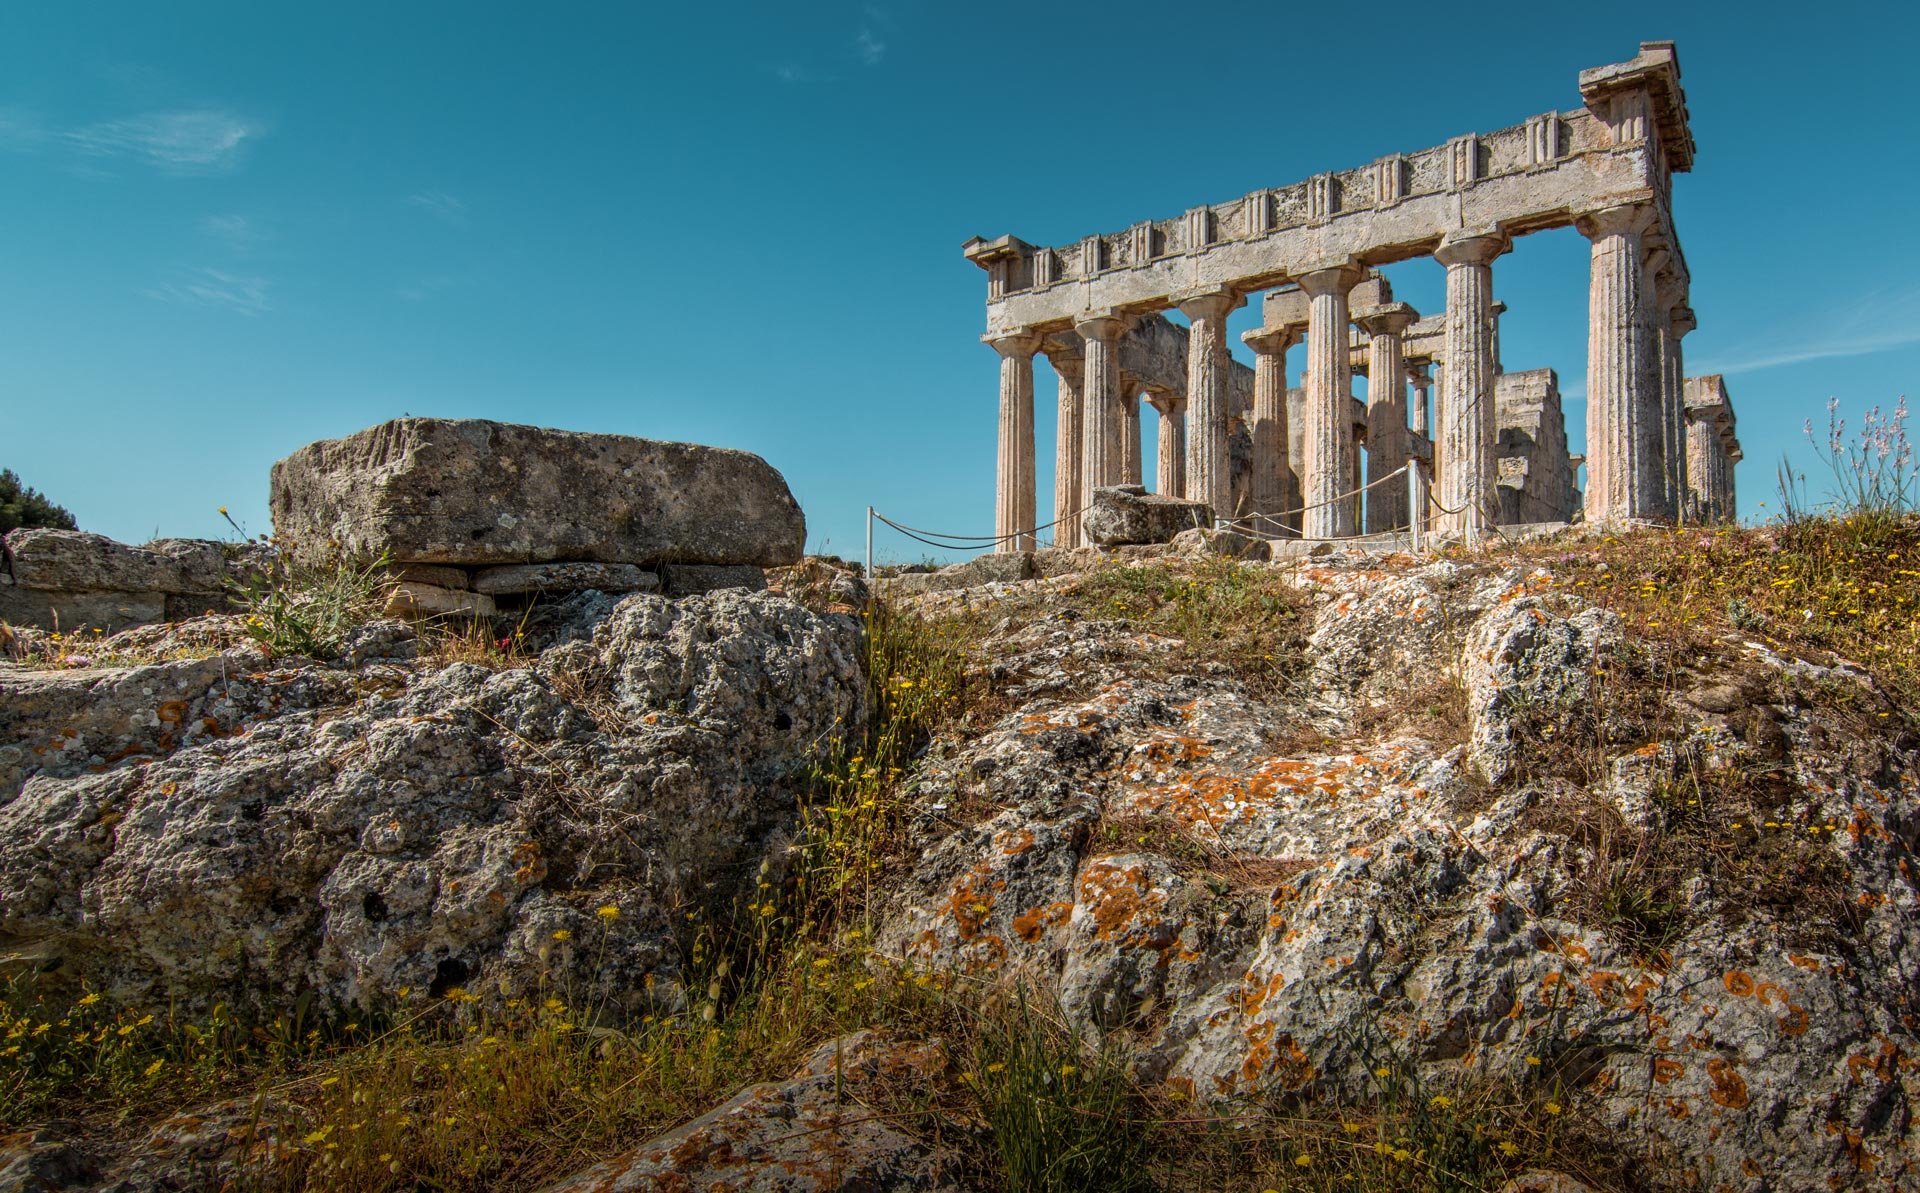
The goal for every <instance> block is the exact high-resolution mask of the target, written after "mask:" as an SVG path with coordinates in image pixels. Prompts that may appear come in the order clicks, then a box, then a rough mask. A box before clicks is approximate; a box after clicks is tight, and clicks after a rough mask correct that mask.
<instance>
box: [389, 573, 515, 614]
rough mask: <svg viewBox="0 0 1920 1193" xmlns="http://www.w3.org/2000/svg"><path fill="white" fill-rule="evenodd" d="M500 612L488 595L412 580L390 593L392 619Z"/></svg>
mask: <svg viewBox="0 0 1920 1193" xmlns="http://www.w3.org/2000/svg"><path fill="white" fill-rule="evenodd" d="M497 612H499V610H498V609H497V608H496V607H495V606H494V603H493V598H492V597H490V596H488V595H487V594H486V593H484V592H458V591H455V590H454V589H451V588H436V587H435V586H433V585H431V584H417V583H413V582H411V581H408V582H403V583H400V584H396V585H394V587H393V591H392V592H391V593H388V594H387V608H386V615H387V616H388V617H475V618H478V617H492V616H494V614H496V613H497Z"/></svg>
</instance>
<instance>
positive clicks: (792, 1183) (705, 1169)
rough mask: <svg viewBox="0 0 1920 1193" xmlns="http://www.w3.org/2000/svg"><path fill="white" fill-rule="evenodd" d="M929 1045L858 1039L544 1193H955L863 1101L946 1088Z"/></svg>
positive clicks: (948, 1178) (938, 1163) (930, 1155)
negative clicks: (716, 1192)
mask: <svg viewBox="0 0 1920 1193" xmlns="http://www.w3.org/2000/svg"><path fill="white" fill-rule="evenodd" d="M947 1070H948V1064H947V1060H946V1057H945V1055H944V1053H943V1052H942V1050H941V1048H940V1046H939V1045H938V1044H937V1043H926V1042H920V1041H906V1040H901V1039H896V1038H893V1037H889V1036H887V1035H884V1034H881V1033H877V1032H859V1033H856V1034H854V1035H852V1036H848V1037H846V1038H844V1039H839V1040H833V1041H830V1042H829V1043H827V1044H824V1045H822V1046H821V1047H820V1048H819V1049H817V1050H816V1051H815V1052H814V1054H813V1055H812V1057H810V1058H809V1059H808V1060H807V1063H806V1064H805V1065H803V1066H801V1069H800V1071H799V1072H798V1073H796V1074H794V1076H793V1078H792V1079H791V1080H788V1081H780V1082H768V1083H765V1084H762V1085H754V1086H749V1087H748V1088H746V1089H744V1090H742V1091H740V1093H738V1094H736V1095H735V1096H734V1097H733V1098H732V1099H731V1100H730V1101H728V1102H727V1103H726V1104H725V1105H723V1106H720V1107H718V1108H717V1109H715V1110H712V1111H709V1112H708V1113H706V1114H704V1115H702V1116H701V1117H699V1118H697V1119H695V1120H694V1121H693V1122H690V1123H688V1124H687V1125H686V1126H684V1127H680V1128H677V1129H676V1130H673V1131H670V1132H668V1133H667V1134H665V1135H662V1136H660V1137H659V1138H658V1139H654V1140H652V1141H650V1142H648V1143H645V1144H642V1145H641V1146H640V1147H638V1148H636V1149H635V1150H633V1151H631V1152H628V1153H626V1154H624V1155H620V1156H615V1157H614V1158H612V1159H610V1160H607V1161H605V1162H603V1163H601V1164H598V1165H595V1166H594V1167H592V1168H589V1169H587V1170H585V1171H584V1172H581V1173H578V1174H577V1175H575V1176H573V1177H571V1178H569V1179H567V1180H564V1181H562V1182H560V1183H559V1184H557V1185H552V1186H549V1188H548V1190H547V1193H651V1191H653V1190H669V1189H726V1190H730V1191H735V1193H857V1191H859V1190H867V1189H872V1190H881V1189H887V1190H902V1191H903V1193H904V1191H909V1190H921V1191H925V1193H936V1191H938V1193H959V1191H960V1190H961V1189H962V1188H963V1187H964V1186H962V1185H961V1184H959V1183H958V1181H957V1179H956V1178H957V1175H958V1171H959V1167H960V1166H959V1164H958V1162H957V1158H956V1157H954V1156H952V1155H947V1154H943V1153H940V1152H938V1151H935V1150H932V1149H930V1148H928V1147H927V1146H926V1145H925V1144H923V1143H921V1142H920V1141H919V1140H917V1139H915V1138H913V1137H912V1136H910V1135H907V1134H905V1133H904V1132H902V1131H901V1130H899V1129H898V1128H896V1127H895V1126H894V1125H893V1124H892V1123H890V1122H888V1121H887V1120H888V1118H889V1117H891V1116H888V1115H886V1114H883V1113H875V1111H874V1110H873V1109H872V1099H873V1098H874V1097H875V1096H876V1095H883V1094H885V1093H887V1092H889V1087H890V1090H891V1092H892V1093H893V1095H894V1096H896V1097H898V1096H899V1095H900V1093H901V1092H903V1091H906V1090H913V1091H922V1090H924V1089H925V1088H926V1087H927V1085H928V1084H929V1083H930V1082H932V1081H934V1080H937V1079H940V1078H944V1077H947V1076H950V1074H949V1073H948V1072H947Z"/></svg>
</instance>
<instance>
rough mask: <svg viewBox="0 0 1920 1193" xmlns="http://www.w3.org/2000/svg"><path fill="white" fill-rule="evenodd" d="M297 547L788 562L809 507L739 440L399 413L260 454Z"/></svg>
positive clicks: (400, 555) (470, 559)
mask: <svg viewBox="0 0 1920 1193" xmlns="http://www.w3.org/2000/svg"><path fill="white" fill-rule="evenodd" d="M272 507H273V522H274V528H275V530H276V531H277V532H278V533H279V534H280V535H281V536H282V537H283V538H285V539H287V540H289V541H290V543H291V544H292V548H291V549H293V550H295V551H317V550H320V549H322V548H323V547H324V546H325V545H327V544H331V543H338V545H339V547H340V548H341V549H343V550H345V551H347V552H349V553H352V554H366V555H378V554H380V553H381V552H386V553H387V554H389V555H390V556H392V557H393V558H395V559H402V560H406V561H408V562H410V563H439V564H472V565H486V564H509V563H549V562H553V561H557V560H581V561H588V562H594V563H635V564H652V563H667V562H672V563H699V564H753V565H755V566H758V567H774V566H778V565H781V564H789V563H794V562H797V561H798V560H799V558H800V552H801V547H802V545H803V543H804V542H805V540H806V520H805V518H804V517H803V516H802V515H801V512H800V506H799V505H798V503H796V502H795V501H794V499H793V494H792V493H791V492H790V491H789V490H788V489H787V483H786V481H785V480H784V479H782V477H781V476H780V474H779V473H778V472H776V471H775V470H774V469H773V467H772V466H771V465H769V464H768V463H767V462H766V461H765V460H762V459H761V458H760V457H758V456H755V455H751V454H749V453H747V452H741V451H731V450H728V449H725V448H718V447H703V446H700V445H697V444H691V443H664V442H661V441H658V440H653V439H636V438H632V437H629V436H625V435H594V434H584V433H581V432H577V431H556V430H550V429H547V428H543V427H528V426H519V425H515V424H511V423H497V422H488V421H484V420H480V419H438V418H402V419H395V420H394V421H392V422H387V423H382V424H381V425H379V426H377V427H370V428H368V429H367V430H364V431H361V432H358V433H357V434H354V435H349V436H347V437H346V438H344V439H329V440H323V441H321V442H319V443H310V444H308V445H307V446H305V447H303V448H301V449H300V450H299V451H297V452H295V453H293V454H292V455H291V456H288V457H287V458H286V459H284V460H282V461H280V462H279V463H277V464H275V465H274V466H273V487H272Z"/></svg>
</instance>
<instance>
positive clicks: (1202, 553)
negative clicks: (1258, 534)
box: [1173, 526, 1268, 559]
mask: <svg viewBox="0 0 1920 1193" xmlns="http://www.w3.org/2000/svg"><path fill="white" fill-rule="evenodd" d="M1173 549H1174V551H1175V553H1177V554H1180V555H1186V556H1189V557H1195V558H1209V557H1212V558H1219V559H1266V558H1268V555H1267V543H1266V540H1265V539H1257V538H1254V537H1253V536H1252V535H1250V534H1242V533H1240V532H1239V531H1237V530H1214V529H1211V528H1209V527H1204V526H1195V527H1193V528H1191V529H1188V530H1183V531H1181V532H1180V533H1179V534H1176V535H1174V536H1173Z"/></svg>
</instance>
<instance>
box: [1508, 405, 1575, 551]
mask: <svg viewBox="0 0 1920 1193" xmlns="http://www.w3.org/2000/svg"><path fill="white" fill-rule="evenodd" d="M1494 381H1495V391H1494V392H1495V403H1494V417H1495V421H1496V422H1497V424H1498V428H1499V436H1500V438H1499V444H1498V447H1497V449H1496V450H1497V452H1498V454H1499V494H1500V525H1502V526H1517V525H1528V524H1532V523H1536V522H1565V521H1567V520H1568V519H1570V518H1572V517H1573V511H1574V510H1576V509H1578V508H1580V491H1579V490H1578V489H1577V488H1575V487H1574V483H1573V482H1574V475H1573V466H1572V463H1571V458H1570V457H1569V456H1568V454H1567V425H1566V419H1565V417H1564V416H1563V414H1562V411H1561V406H1560V380H1559V378H1558V377H1557V376H1556V375H1555V374H1554V371H1553V370H1552V369H1530V370H1528V371H1526V372H1524V373H1501V374H1499V375H1498V376H1496V377H1495V378H1494Z"/></svg>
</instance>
